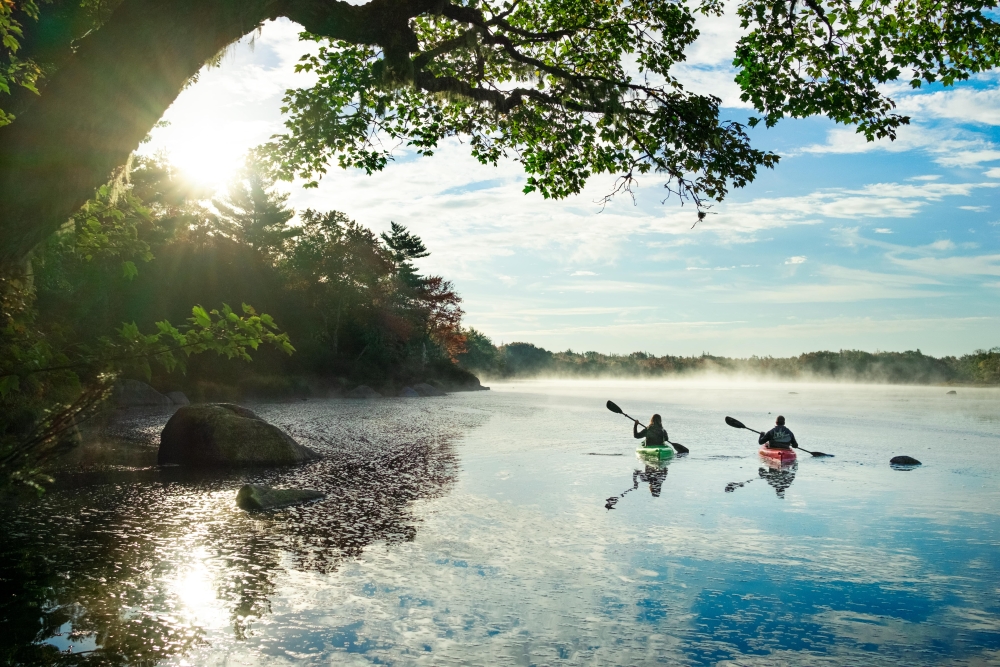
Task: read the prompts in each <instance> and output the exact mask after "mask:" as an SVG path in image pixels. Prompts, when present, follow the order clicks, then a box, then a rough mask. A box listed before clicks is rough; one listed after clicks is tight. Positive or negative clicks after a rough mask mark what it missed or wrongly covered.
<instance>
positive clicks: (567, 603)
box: [0, 382, 1000, 665]
mask: <svg viewBox="0 0 1000 667" xmlns="http://www.w3.org/2000/svg"><path fill="white" fill-rule="evenodd" d="M790 392H796V393H790ZM945 392H946V389H945V388H940V387H930V388H926V387H923V388H902V387H872V386H853V385H839V386H831V385H814V384H796V385H791V384H710V383H707V382H704V383H698V382H686V383H614V382H604V383H598V382H593V383H584V382H531V383H518V384H509V385H495V386H494V387H493V391H490V392H478V393H474V394H456V395H451V396H448V397H445V398H439V399H382V400H376V401H367V402H362V401H353V402H351V401H308V402H304V403H298V404H268V405H257V406H254V409H255V410H257V412H258V413H259V414H261V415H262V416H263V417H265V418H266V419H268V420H270V421H272V422H274V423H277V424H280V425H281V426H283V427H285V428H286V429H288V430H289V431H290V432H292V433H293V434H294V435H295V436H296V437H297V438H298V439H299V440H300V441H301V442H304V443H306V444H309V445H311V446H313V447H315V448H317V449H319V450H321V451H323V452H324V453H326V454H327V455H328V456H327V457H326V458H325V459H324V460H323V461H320V462H318V463H315V464H311V465H309V466H305V467H302V468H296V469H284V470H271V471H267V472H250V473H240V472H237V473H228V474H224V475H220V474H203V475H200V476H198V475H191V474H190V473H185V472H183V471H180V470H178V469H167V470H160V469H157V468H148V469H111V470H108V469H105V470H96V471H91V472H87V473H83V474H78V475H74V476H72V477H70V478H68V479H66V480H64V481H62V482H61V483H60V485H59V487H58V488H57V489H55V490H53V491H51V492H50V493H48V494H46V496H44V497H43V498H42V499H40V500H39V501H37V502H31V503H29V504H27V505H22V506H19V507H17V508H15V509H10V508H8V509H7V510H5V511H4V514H3V516H2V517H0V520H2V522H3V524H2V531H3V535H2V537H3V544H2V545H0V555H2V558H0V577H2V582H0V583H2V586H3V588H4V589H5V590H4V591H3V600H0V605H3V606H2V608H0V613H2V620H3V624H4V633H3V636H2V637H0V659H2V660H4V661H6V662H7V663H13V664H18V663H20V664H73V665H76V664H81V665H83V664H165V665H256V664H260V665H282V664H306V665H313V664H315V665H327V664H337V665H342V664H348V665H350V664H416V663H424V664H429V665H449V664H466V663H477V664H483V663H487V662H488V663H490V664H497V665H507V664H510V665H546V664H560V663H562V664H575V663H586V664H602V665H605V664H623V665H624V664H653V663H666V664H685V665H712V664H728V665H774V664H792V665H844V664H899V665H931V664H968V665H987V664H998V665H1000V549H998V547H1000V517H998V514H1000V485H998V479H1000V463H998V461H1000V456H998V453H1000V452H998V445H1000V391H997V390H985V389H983V390H975V389H964V388H960V389H958V395H957V396H948V395H946V394H945ZM609 398H610V399H613V400H614V401H616V402H617V403H618V404H619V405H621V406H622V408H624V409H625V410H626V411H627V412H629V413H630V414H633V415H635V416H637V417H639V418H641V419H648V417H649V415H650V414H651V413H652V412H654V411H655V412H659V413H661V414H662V415H663V416H664V422H665V424H666V426H667V429H668V431H669V433H670V436H671V439H672V440H675V441H677V442H681V443H683V444H685V445H687V446H688V447H689V448H690V449H691V454H690V455H688V456H684V457H680V458H677V459H675V460H673V461H671V462H669V463H668V464H666V465H662V466H655V467H653V466H649V467H647V465H646V464H644V463H643V462H641V461H639V460H637V459H636V458H635V456H634V449H635V446H636V442H635V441H634V440H633V439H632V437H631V425H630V424H629V422H628V421H626V420H625V419H624V418H622V417H620V416H617V415H613V414H612V413H610V412H608V411H607V410H606V409H605V408H604V403H605V401H606V400H607V399H609ZM779 412H780V413H782V414H784V415H785V416H786V417H787V418H788V425H789V427H790V428H791V429H792V430H793V431H794V432H795V434H796V436H797V438H798V440H799V442H800V443H801V444H802V445H803V446H804V447H807V448H809V449H815V450H821V451H824V452H830V453H834V454H836V456H835V457H834V458H827V459H814V458H811V457H808V456H806V455H803V456H802V457H800V459H799V461H798V463H797V464H795V465H794V466H792V467H787V468H784V469H774V468H771V467H770V466H768V465H767V464H766V463H765V462H763V461H762V460H761V459H760V458H759V457H758V455H757V447H756V445H755V442H756V439H755V436H754V435H753V434H751V433H749V432H748V431H737V430H735V429H732V428H730V427H728V426H726V424H725V423H724V422H723V417H724V416H725V415H727V414H728V415H732V416H734V417H736V418H737V419H740V420H742V421H743V422H745V423H746V424H747V425H748V426H751V427H755V428H759V429H765V428H768V427H769V426H770V425H771V424H773V419H774V416H776V415H777V414H778V413H779ZM166 418H167V415H155V414H153V415H148V414H147V415H139V416H137V417H135V418H133V419H132V421H131V422H130V423H129V425H128V430H129V431H130V432H131V433H132V437H134V438H135V439H137V440H138V441H142V440H144V439H145V440H146V441H149V440H150V439H155V437H156V434H158V432H159V431H158V429H159V428H160V427H161V426H162V424H163V423H164V421H165V420H166ZM897 454H908V455H910V456H914V457H916V458H918V459H920V460H921V461H923V463H924V465H923V466H921V467H919V468H916V469H913V470H909V471H904V470H893V469H892V468H890V466H889V464H888V461H889V459H890V458H891V457H892V456H894V455H897ZM246 481H261V482H265V483H270V484H277V485H287V486H297V487H311V488H319V489H322V490H324V491H326V492H327V494H328V495H327V497H326V498H325V499H324V500H322V501H320V502H318V503H314V504H311V505H306V506H301V507H297V508H293V509H288V510H283V511H278V512H273V513H263V514H248V513H246V512H243V511H241V510H239V509H237V508H236V507H235V506H234V504H233V499H234V497H235V493H236V489H237V488H239V486H240V485H241V484H243V483H244V482H246ZM727 488H728V489H729V490H728V491H727Z"/></svg>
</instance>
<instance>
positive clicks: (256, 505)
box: [236, 484, 323, 510]
mask: <svg viewBox="0 0 1000 667" xmlns="http://www.w3.org/2000/svg"><path fill="white" fill-rule="evenodd" d="M322 497H323V494H322V493H320V492H319V491H314V490H312V489H272V488H271V487H269V486H260V485H258V484H244V485H243V488H241V489H240V490H239V492H237V494H236V504H237V505H239V506H240V507H242V508H243V509H245V510H269V509H274V508H276V507H286V506H288V505H295V504H297V503H304V502H306V501H309V500H316V499H318V498H322Z"/></svg>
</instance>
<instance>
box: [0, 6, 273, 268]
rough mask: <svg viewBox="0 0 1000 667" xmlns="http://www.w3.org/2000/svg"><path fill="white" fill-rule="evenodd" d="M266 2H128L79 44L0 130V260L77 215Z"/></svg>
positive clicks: (253, 22) (261, 15)
mask: <svg viewBox="0 0 1000 667" xmlns="http://www.w3.org/2000/svg"><path fill="white" fill-rule="evenodd" d="M269 4H271V3H268V2H266V0H125V2H123V3H122V5H121V6H120V7H119V8H118V9H117V10H116V11H115V12H114V14H113V15H112V16H111V18H110V20H109V21H108V22H107V23H106V24H105V25H104V26H102V27H101V28H100V29H99V30H97V31H95V32H94V33H93V34H92V35H89V36H88V37H86V38H84V39H83V40H81V42H80V45H79V48H78V49H77V51H76V53H75V54H73V56H71V57H70V58H69V59H68V60H67V61H66V62H65V64H64V65H63V66H62V67H61V68H60V69H59V70H58V71H57V72H56V73H55V74H54V75H53V76H52V78H51V79H50V80H49V81H48V83H47V85H46V86H45V88H44V90H43V91H42V95H41V96H40V97H39V98H38V99H37V100H36V101H35V102H34V103H33V104H32V105H30V106H29V107H28V108H27V109H26V110H25V111H24V112H23V113H22V114H20V115H19V117H18V119H17V120H16V121H15V122H14V123H13V124H11V125H8V126H7V127H4V128H3V129H0V260H12V259H16V258H18V257H21V256H23V255H24V254H25V253H27V252H28V251H29V250H30V249H31V248H32V247H33V246H34V245H36V244H37V243H38V242H39V241H41V240H42V239H44V238H45V237H46V236H47V235H48V234H50V233H52V232H53V231H54V230H55V229H57V228H58V227H59V226H60V225H61V224H63V223H64V222H65V221H66V220H67V218H68V217H69V216H70V215H71V214H72V213H73V212H74V211H76V210H77V209H78V208H79V207H80V206H81V205H82V204H83V203H84V202H85V201H86V200H87V199H88V198H89V197H91V196H93V193H94V190H95V189H96V187H97V186H99V185H100V184H101V183H104V182H106V181H107V179H108V178H109V177H110V175H111V173H112V172H113V170H114V169H115V168H116V167H119V166H120V165H122V164H124V163H125V161H126V160H127V159H128V156H129V154H130V153H131V152H132V151H134V150H135V149H136V148H137V147H138V146H139V142H140V141H141V140H142V138H143V137H144V136H146V134H147V133H148V132H149V131H150V129H151V128H152V127H153V125H154V124H155V123H156V122H157V121H158V120H159V119H160V117H161V116H162V115H163V112H164V111H166V109H167V107H168V106H170V104H171V103H172V102H173V101H174V99H175V98H176V97H177V95H178V93H179V92H180V90H181V89H182V87H183V86H184V83H185V82H186V81H188V80H189V79H190V78H191V76H193V75H194V74H195V73H196V72H197V71H198V70H199V68H201V66H202V65H203V64H204V63H205V62H206V61H207V60H208V59H209V58H211V57H212V56H214V55H215V54H216V53H218V52H219V50H221V49H222V48H224V47H225V46H226V45H227V44H229V43H231V42H233V41H234V40H236V39H239V38H240V37H242V36H243V35H245V34H246V33H248V32H249V31H251V30H253V29H255V28H256V27H257V26H258V25H260V23H261V21H263V20H264V19H266V18H268V13H267V11H266V9H267V7H268V5H269Z"/></svg>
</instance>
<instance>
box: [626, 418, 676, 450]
mask: <svg viewBox="0 0 1000 667" xmlns="http://www.w3.org/2000/svg"><path fill="white" fill-rule="evenodd" d="M632 436H633V437H634V438H636V439H639V438H645V439H646V446H647V447H663V446H664V445H665V444H667V438H668V436H667V430H666V429H665V428H663V419H662V418H661V417H660V415H653V418H652V419H650V420H649V426H647V427H645V428H643V429H642V430H641V431H640V430H639V420H638V419H636V420H635V423H634V424H632Z"/></svg>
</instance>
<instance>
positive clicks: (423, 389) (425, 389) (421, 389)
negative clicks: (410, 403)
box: [413, 382, 445, 396]
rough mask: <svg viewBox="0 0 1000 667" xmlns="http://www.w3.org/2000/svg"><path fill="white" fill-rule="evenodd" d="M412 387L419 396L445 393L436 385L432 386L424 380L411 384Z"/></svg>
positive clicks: (443, 394) (442, 394)
mask: <svg viewBox="0 0 1000 667" xmlns="http://www.w3.org/2000/svg"><path fill="white" fill-rule="evenodd" d="M413 389H414V391H416V392H417V393H418V394H420V395H421V396H445V393H444V392H443V391H441V390H440V389H438V388H437V387H433V386H431V385H429V384H427V383H426V382H421V383H420V384H415V385H413Z"/></svg>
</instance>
